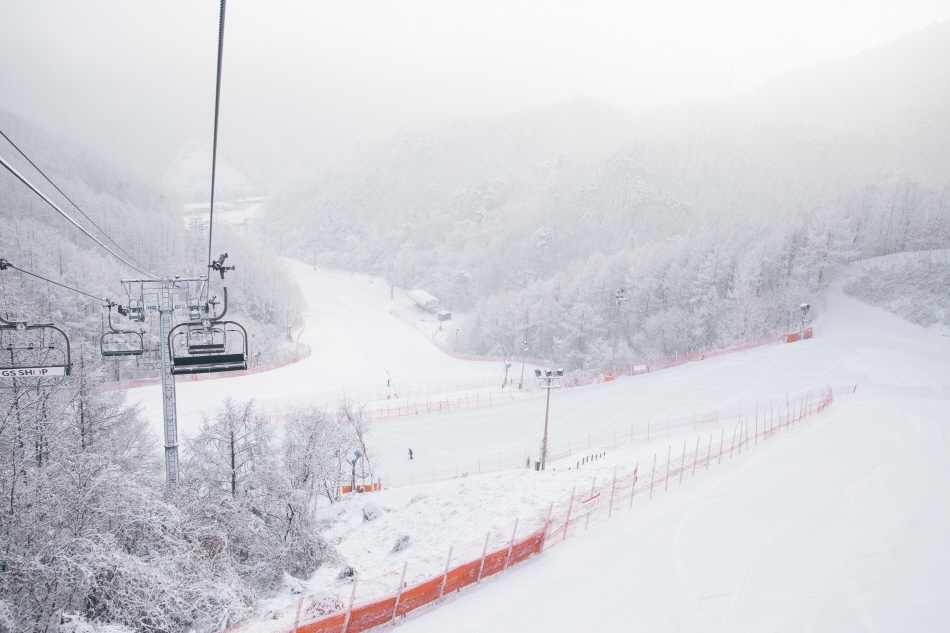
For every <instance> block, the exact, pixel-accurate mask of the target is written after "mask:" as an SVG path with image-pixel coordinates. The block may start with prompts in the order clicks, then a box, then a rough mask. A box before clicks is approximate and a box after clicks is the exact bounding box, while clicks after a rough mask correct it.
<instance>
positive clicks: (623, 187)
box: [265, 24, 950, 366]
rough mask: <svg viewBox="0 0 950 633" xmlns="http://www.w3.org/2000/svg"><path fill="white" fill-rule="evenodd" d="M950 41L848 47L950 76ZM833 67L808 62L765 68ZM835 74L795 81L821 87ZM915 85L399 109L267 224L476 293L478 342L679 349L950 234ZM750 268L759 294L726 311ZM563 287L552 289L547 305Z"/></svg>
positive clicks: (591, 356) (578, 355) (418, 281)
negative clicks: (655, 108) (431, 114)
mask: <svg viewBox="0 0 950 633" xmlns="http://www.w3.org/2000/svg"><path fill="white" fill-rule="evenodd" d="M948 42H950V29H948V28H947V25H946V24H944V25H939V28H938V27H934V28H933V29H929V30H927V31H924V32H922V33H917V34H912V35H909V36H906V37H904V38H901V39H899V40H897V41H895V42H892V43H891V44H889V45H886V46H884V47H881V48H879V49H874V50H873V51H869V52H867V53H864V54H861V55H858V56H855V57H854V58H851V59H849V60H845V61H843V62H840V63H836V64H834V65H833V67H834V68H835V69H837V70H836V72H837V73H839V74H844V75H848V76H852V75H853V77H854V78H855V81H857V82H858V83H860V84H861V85H865V86H866V88H865V89H864V91H863V92H862V93H861V94H867V93H869V92H873V91H880V90H887V88H882V87H881V86H879V85H878V84H879V83H880V81H881V79H880V78H879V77H878V76H877V75H876V74H875V73H873V72H868V71H867V70H866V69H867V68H868V67H869V66H871V67H881V68H883V67H887V68H897V67H900V66H902V64H905V63H909V62H907V60H917V61H916V62H914V63H913V64H912V67H911V68H910V69H908V71H907V74H909V75H914V76H917V77H918V78H919V77H922V76H925V75H928V73H931V72H932V69H934V68H936V69H937V70H936V71H933V73H932V74H933V76H934V77H935V82H936V83H938V84H939V83H940V82H942V81H944V79H943V77H946V75H947V73H946V71H945V70H943V68H942V66H940V64H937V63H936V62H937V61H938V59H939V57H940V52H941V51H942V50H943V48H941V47H944V46H946V45H947V43H948ZM868 60H870V61H868ZM887 60H889V61H888V63H887V64H885V61H887ZM918 62H919V63H918ZM888 64H889V65H888ZM824 72H825V70H824V67H819V68H817V69H803V70H802V71H800V73H797V74H793V75H792V77H791V79H789V78H787V77H786V78H785V79H784V80H783V79H782V78H779V79H776V80H775V81H776V82H777V83H774V84H770V85H769V86H766V89H767V90H771V91H772V92H773V93H774V94H778V88H776V87H775V86H780V87H781V86H791V85H793V81H792V80H794V81H795V82H797V85H807V82H804V83H803V82H802V79H801V78H802V77H810V76H812V74H814V75H815V76H816V77H820V76H821V75H822V73H824ZM895 72H896V71H895ZM915 73H916V74H915ZM782 81H785V82H786V83H781V82H782ZM908 81H909V80H908ZM922 81H923V80H922V79H920V80H919V81H917V82H916V83H914V82H911V84H912V85H917V83H921V82H922ZM826 83H827V82H825V84H826ZM832 84H833V85H836V84H835V82H832ZM822 85H824V84H823V83H822V81H818V80H817V79H816V80H815V86H816V87H815V88H813V91H814V92H813V93H811V94H807V95H802V99H803V100H805V101H806V102H808V101H809V100H812V101H814V102H816V103H818V102H821V101H823V100H824V99H825V98H826V96H825V95H823V93H822V92H821V90H820V88H821V87H822ZM852 89H853V87H852ZM926 95H929V98H932V99H934V100H933V101H930V102H927V104H928V105H927V107H928V108H930V110H932V111H940V110H941V109H944V108H947V106H948V105H950V103H948V99H947V98H946V97H948V96H950V92H946V91H943V90H941V89H934V90H932V91H930V92H927V93H926ZM919 97H920V94H918V93H916V92H913V93H912V92H906V93H902V94H900V95H898V96H897V97H896V98H895V99H892V100H891V101H890V102H889V103H888V105H887V107H884V108H882V109H881V110H880V112H875V117H876V119H875V120H876V121H877V125H876V126H870V124H869V125H868V126H866V127H858V128H851V129H842V128H839V127H837V126H836V119H835V117H834V116H830V117H829V118H828V119H827V120H821V119H820V117H817V116H811V114H810V113H809V112H808V111H803V112H802V117H801V118H800V120H792V121H789V120H783V119H782V117H781V116H780V114H781V113H778V112H776V113H774V116H773V117H772V119H771V120H769V119H768V118H767V117H766V110H768V105H767V103H766V104H765V105H763V102H762V101H758V102H757V101H756V99H755V98H754V96H752V97H747V100H746V101H744V102H739V103H734V104H731V105H727V104H722V103H720V104H713V105H710V104H693V105H686V106H680V107H678V108H670V109H669V110H668V111H667V112H665V113H663V114H662V115H660V114H658V113H653V114H651V115H643V116H639V117H628V116H625V115H624V114H623V113H622V112H617V111H614V110H613V109H611V108H609V107H607V106H602V105H600V104H596V103H593V102H590V101H576V102H572V103H569V104H561V105H558V106H552V107H550V108H544V109H537V110H533V111H529V112H522V113H517V114H512V115H506V116H504V117H492V118H484V119H476V120H472V119H465V120H459V121H456V122H454V123H450V124H442V125H434V126H431V127H428V128H415V129H412V130H404V131H403V132H402V133H401V134H399V135H396V136H395V137H393V138H391V139H390V140H389V141H388V142H385V143H381V144H379V145H377V146H374V147H369V148H367V149H366V150H364V151H363V152H362V154H361V155H360V156H359V157H358V158H357V159H356V160H354V161H353V162H352V163H350V164H348V165H345V166H341V167H340V168H338V169H335V170H333V171H328V172H326V173H323V174H314V176H313V177H312V178H311V181H310V183H307V184H299V183H298V184H297V186H296V187H293V188H288V189H285V190H283V191H281V192H279V193H278V195H276V196H274V197H273V198H272V199H270V200H269V201H268V203H267V205H266V209H267V213H266V216H265V217H267V218H269V220H268V228H267V230H268V231H269V239H270V240H271V242H272V243H273V244H274V245H275V246H278V247H280V248H283V250H284V251H285V252H287V253H290V254H293V255H296V256H297V257H300V258H302V259H304V260H306V261H314V260H315V261H316V262H317V263H322V264H324V265H328V266H332V267H339V268H346V269H356V270H361V271H365V272H370V273H375V274H380V275H384V276H386V277H387V278H388V279H390V280H391V281H393V282H394V283H397V284H399V285H402V286H405V287H407V288H408V287H423V288H426V289H427V290H429V291H430V292H433V293H434V294H436V295H437V296H439V297H441V298H442V299H443V301H444V303H445V304H446V306H447V307H448V308H449V309H452V310H455V311H469V310H472V309H473V308H474V310H475V312H474V317H473V318H474V319H475V321H476V326H475V331H476V332H477V333H475V334H472V335H471V337H470V338H469V339H468V340H467V341H466V345H467V347H465V349H466V351H480V352H488V351H491V352H493V353H499V352H501V351H502V350H504V349H513V348H514V347H516V346H517V340H518V339H520V338H521V337H522V336H523V334H524V332H525V330H526V329H527V331H528V332H529V336H533V337H535V338H536V341H535V345H536V347H533V349H536V350H537V349H539V348H540V349H541V350H542V351H543V352H544V353H547V354H549V355H550V356H552V357H554V358H557V359H559V361H565V360H566V359H571V360H570V362H569V364H570V365H572V366H587V365H588V364H589V363H595V364H596V363H601V364H602V363H604V362H609V360H610V359H611V358H616V357H617V355H618V354H620V355H621V356H623V357H637V356H642V355H644V354H651V353H672V352H674V351H677V350H684V349H687V348H694V347H699V346H702V345H708V344H712V343H717V342H725V341H728V340H733V339H735V338H737V337H749V336H755V335H760V334H764V333H767V332H772V331H776V330H781V329H782V328H786V327H790V324H791V323H792V321H793V320H794V319H793V317H794V314H795V311H796V310H797V307H798V304H799V303H800V302H801V301H807V300H809V299H811V298H814V297H816V296H818V295H819V294H820V292H821V290H822V288H823V287H824V285H825V284H826V283H827V282H828V281H829V279H830V278H831V276H832V275H831V273H832V272H833V270H834V269H835V267H836V266H840V265H842V264H845V263H847V262H848V261H851V260H853V259H855V258H858V257H862V256H871V255H876V254H885V253H887V252H894V251H895V250H900V249H904V248H926V247H939V246H940V245H942V243H943V240H945V239H946V238H947V228H948V227H947V222H948V219H947V217H946V211H947V205H948V197H947V194H946V191H947V183H948V182H950V178H948V177H947V174H948V172H947V170H946V166H947V162H946V158H945V157H943V156H938V155H937V154H936V153H934V152H929V153H928V152H926V151H924V152H919V151H914V147H916V143H917V142H918V141H917V140H916V139H918V138H922V137H925V138H926V139H927V143H929V145H926V144H925V147H930V148H932V149H934V150H936V149H937V148H938V147H939V146H940V144H941V141H942V139H944V138H948V137H947V135H946V132H947V127H946V124H945V123H944V122H943V121H942V120H941V119H940V117H936V116H935V117H931V118H929V119H920V118H919V117H916V116H914V115H912V114H911V113H913V112H915V111H916V110H914V108H916V107H918V105H919V100H918V99H919ZM858 105H861V106H862V107H864V106H866V105H867V104H864V103H861V104H858ZM840 107H841V108H842V109H846V108H847V107H855V104H853V103H851V104H848V103H843V104H841V105H840ZM757 108H758V110H757ZM842 111H843V110H842ZM749 112H753V113H756V114H758V115H759V117H758V118H757V117H756V116H751V115H748V113H749ZM948 140H950V139H948ZM944 154H945V152H944ZM895 209H898V210H900V214H901V220H900V223H899V224H895V222H894V220H893V218H894V213H895ZM291 226H293V227H295V230H293V231H290V230H287V227H291ZM872 227H874V230H873V231H872ZM898 227H899V230H900V231H901V237H898V236H897V234H895V233H893V231H894V230H897V229H898ZM924 227H926V228H924ZM832 245H833V246H832ZM829 249H830V250H829ZM782 253H784V254H782ZM749 258H752V259H753V260H755V261H748V260H749ZM598 262H600V263H598ZM742 262H746V263H742ZM815 266H817V268H815ZM742 267H747V268H748V269H749V274H750V275H751V277H749V278H748V279H746V280H745V281H744V282H743V283H748V284H751V286H750V291H751V292H752V296H753V297H754V298H755V299H754V301H753V303H754V304H755V307H754V309H751V311H749V309H747V308H742V310H743V311H744V312H743V313H744V314H745V316H744V317H743V318H742V319H741V322H742V324H741V325H736V324H735V323H733V325H726V324H727V323H728V322H730V320H732V319H733V317H734V316H735V314H734V310H736V309H739V308H738V307H737V305H736V299H735V297H736V294H735V293H736V292H737V289H736V286H735V284H736V283H737V281H736V274H738V273H737V271H738V270H739V269H740V268H742ZM704 270H705V271H706V272H703V271H704ZM769 271H771V272H769ZM780 271H782V272H781V273H780ZM565 284H567V285H566V287H567V288H572V290H568V291H567V292H564V291H563V289H564V287H565ZM578 284H579V285H578ZM697 284H699V286H700V287H704V288H705V289H704V290H702V291H701V292H700V294H699V295H696V294H695V293H696V292H699V291H698V289H697ZM635 286H638V287H640V288H641V293H640V296H639V297H638V298H637V300H636V301H630V302H629V303H628V304H626V307H625V310H631V311H633V312H635V313H638V314H637V315H636V316H634V315H633V314H630V315H628V316H627V319H628V320H627V322H626V324H625V325H624V326H623V327H620V328H619V330H622V331H621V332H618V326H616V325H611V323H612V322H615V321H616V319H617V315H616V310H615V309H614V308H611V307H610V304H611V300H610V296H611V294H612V292H613V290H612V289H611V288H613V289H614V290H615V289H618V288H621V287H624V288H628V289H629V288H631V287H635ZM558 287H561V288H562V290H558V289H557V288H558ZM585 287H586V288H585ZM595 289H596V290H595ZM555 297H556V298H555ZM565 297H567V298H565ZM700 297H702V298H701V299H700ZM730 297H731V298H730ZM548 301H553V303H554V304H557V305H556V306H553V305H552V306H550V307H549V309H548V308H544V307H540V306H543V304H545V302H548ZM634 306H637V307H636V309H634ZM747 307H748V306H747ZM545 311H548V312H549V314H544V315H543V317H542V316H541V315H539V314H537V313H543V312H545ZM532 312H535V313H536V314H535V316H532ZM712 315H716V316H715V318H714V317H713V316H712ZM750 315H751V316H750ZM651 319H653V321H652V325H649V323H651V321H650V320H651ZM514 322H520V323H521V325H518V326H515V325H514ZM714 324H715V325H714ZM673 330H677V331H676V332H674V331H673ZM518 331H520V332H521V334H518V333H517V332H518ZM605 344H607V345H608V347H609V348H610V349H609V350H605V348H604V345H605Z"/></svg>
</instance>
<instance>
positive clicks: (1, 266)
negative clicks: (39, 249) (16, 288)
mask: <svg viewBox="0 0 950 633" xmlns="http://www.w3.org/2000/svg"><path fill="white" fill-rule="evenodd" d="M7 268H12V269H13V270H18V271H20V272H21V273H23V274H24V275H29V276H31V277H36V278H37V279H42V280H43V281H45V282H48V283H51V284H53V285H54V286H59V287H60V288H65V289H66V290H69V291H71V292H76V293H79V294H81V295H84V296H86V297H89V298H90V299H95V300H96V301H102V302H103V303H111V301H109V300H108V299H103V298H102V297H97V296H96V295H91V294H89V293H88V292H83V291H82V290H79V289H77V288H73V287H71V286H67V285H66V284H61V283H59V282H58V281H53V280H52V279H47V278H46V277H44V276H42V275H37V274H36V273H34V272H30V271H29V270H23V269H22V268H18V267H17V266H14V265H13V264H11V263H10V262H8V261H7V260H5V259H2V258H0V270H6V269H7Z"/></svg>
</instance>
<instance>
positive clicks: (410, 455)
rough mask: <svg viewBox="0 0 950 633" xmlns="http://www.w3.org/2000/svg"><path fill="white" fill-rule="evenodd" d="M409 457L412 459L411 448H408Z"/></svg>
mask: <svg viewBox="0 0 950 633" xmlns="http://www.w3.org/2000/svg"><path fill="white" fill-rule="evenodd" d="M409 459H412V449H411V448H410V449H409Z"/></svg>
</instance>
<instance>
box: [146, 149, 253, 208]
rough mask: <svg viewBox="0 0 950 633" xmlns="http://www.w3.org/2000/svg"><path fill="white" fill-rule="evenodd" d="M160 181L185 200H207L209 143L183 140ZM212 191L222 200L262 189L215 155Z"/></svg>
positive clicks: (243, 195)
mask: <svg viewBox="0 0 950 633" xmlns="http://www.w3.org/2000/svg"><path fill="white" fill-rule="evenodd" d="M161 183H162V186H163V187H164V188H165V189H166V190H168V191H171V192H174V193H176V194H178V195H179V196H181V197H182V198H183V199H184V201H185V202H207V201H208V200H209V199H210V196H211V145H210V143H206V142H203V141H191V142H189V143H185V145H183V146H182V148H181V149H180V150H179V151H178V153H177V154H176V155H175V157H174V158H173V159H172V161H171V163H170V164H169V166H168V169H166V170H165V173H164V175H163V176H162V180H161ZM214 191H215V198H216V199H218V200H225V199H227V198H243V197H247V196H254V195H261V194H262V193H263V188H262V186H261V185H260V184H258V183H256V182H254V181H252V180H251V179H249V178H248V177H247V175H246V174H245V173H243V172H242V171H240V170H239V169H237V168H236V167H234V166H233V165H232V164H231V163H229V162H227V161H226V160H223V159H222V158H221V157H219V158H218V163H217V166H216V169H215V187H214Z"/></svg>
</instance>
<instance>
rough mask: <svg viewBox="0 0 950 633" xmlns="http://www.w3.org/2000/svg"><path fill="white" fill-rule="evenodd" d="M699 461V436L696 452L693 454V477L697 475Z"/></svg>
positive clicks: (697, 437)
mask: <svg viewBox="0 0 950 633" xmlns="http://www.w3.org/2000/svg"><path fill="white" fill-rule="evenodd" d="M698 461H699V436H698V435H697V436H696V451H695V452H694V453H693V475H695V474H696V463H697V462H698Z"/></svg>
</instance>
